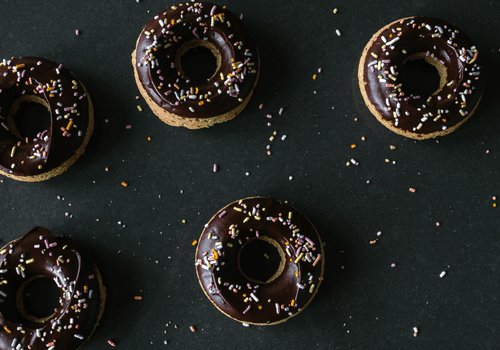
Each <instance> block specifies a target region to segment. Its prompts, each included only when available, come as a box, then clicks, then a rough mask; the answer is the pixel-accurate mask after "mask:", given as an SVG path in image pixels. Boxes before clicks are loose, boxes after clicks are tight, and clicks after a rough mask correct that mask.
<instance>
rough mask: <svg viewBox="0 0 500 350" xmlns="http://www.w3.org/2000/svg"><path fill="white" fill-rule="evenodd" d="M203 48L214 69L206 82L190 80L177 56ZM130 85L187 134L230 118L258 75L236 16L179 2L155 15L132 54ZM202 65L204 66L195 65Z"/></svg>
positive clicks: (247, 38)
mask: <svg viewBox="0 0 500 350" xmlns="http://www.w3.org/2000/svg"><path fill="white" fill-rule="evenodd" d="M199 46H202V47H205V48H208V49H209V50H210V51H211V52H212V53H213V55H214V56H215V58H216V69H215V72H214V74H213V75H212V77H210V78H209V79H208V80H207V81H203V82H199V83H196V82H194V81H191V79H190V78H189V77H187V76H186V75H185V73H184V71H183V67H182V64H181V57H182V56H183V55H184V54H185V53H186V52H187V51H189V50H190V49H192V48H196V47H199ZM132 64H133V66H134V73H135V78H136V83H137V86H138V88H139V91H140V92H141V94H142V96H143V97H144V99H145V100H146V102H147V103H148V104H149V106H150V107H151V109H152V110H153V112H154V113H155V114H156V115H157V116H158V117H160V119H161V120H163V121H164V122H165V123H167V124H170V125H173V126H184V127H187V128H190V129H198V128H203V127H209V126H212V125H214V124H215V123H220V122H224V121H227V120H229V119H232V118H234V117H235V116H236V115H237V114H238V113H240V112H241V111H242V110H243V108H244V107H245V106H246V104H247V103H248V101H249V100H250V97H251V95H252V93H253V89H254V87H255V85H256V83H257V80H258V75H259V64H260V61H259V54H258V51H257V48H256V46H255V43H254V41H253V39H252V37H251V36H250V34H249V33H248V31H247V29H246V28H245V26H244V25H243V23H242V22H241V21H240V19H239V18H238V17H236V16H235V15H234V14H232V13H231V12H230V11H228V10H227V9H225V6H224V7H219V6H216V5H213V4H209V3H201V2H198V3H184V4H179V5H177V6H172V7H170V8H168V9H166V10H164V11H162V12H161V13H159V14H158V15H156V16H155V17H154V18H153V19H152V20H151V21H150V22H149V23H148V24H147V25H146V27H145V28H144V29H143V31H142V32H141V34H140V36H139V38H138V40H137V44H136V49H135V50H134V52H133V54H132ZM200 64H204V62H200Z"/></svg>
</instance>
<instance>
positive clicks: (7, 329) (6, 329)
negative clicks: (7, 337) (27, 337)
mask: <svg viewBox="0 0 500 350" xmlns="http://www.w3.org/2000/svg"><path fill="white" fill-rule="evenodd" d="M3 329H5V331H6V332H7V333H11V330H10V329H9V328H7V326H5V327H3Z"/></svg>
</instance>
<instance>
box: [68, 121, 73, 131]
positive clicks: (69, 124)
mask: <svg viewBox="0 0 500 350" xmlns="http://www.w3.org/2000/svg"><path fill="white" fill-rule="evenodd" d="M72 125H73V121H72V120H70V121H69V123H68V125H67V126H66V130H69V128H71V126H72Z"/></svg>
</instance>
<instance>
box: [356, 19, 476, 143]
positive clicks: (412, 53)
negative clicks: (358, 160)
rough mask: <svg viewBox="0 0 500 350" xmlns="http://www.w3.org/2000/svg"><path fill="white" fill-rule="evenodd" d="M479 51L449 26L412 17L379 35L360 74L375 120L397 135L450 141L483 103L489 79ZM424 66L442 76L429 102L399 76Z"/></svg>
mask: <svg viewBox="0 0 500 350" xmlns="http://www.w3.org/2000/svg"><path fill="white" fill-rule="evenodd" d="M478 56H479V51H478V49H477V47H476V46H475V45H474V44H473V43H472V42H471V41H470V40H469V39H468V38H467V36H466V35H465V34H464V33H462V32H461V31H459V30H458V29H457V28H456V27H455V26H453V25H451V24H450V23H448V22H446V21H443V20H441V19H436V18H428V17H407V18H403V19H400V20H397V21H395V22H392V23H390V24H389V25H387V26H385V27H383V28H382V29H380V30H379V31H378V32H377V33H376V34H375V35H374V36H373V37H372V39H371V40H370V41H369V42H368V44H367V45H366V47H365V49H364V50H363V54H362V55H361V59H360V62H359V68H358V80H359V87H360V89H361V94H362V95H363V98H364V101H365V103H366V105H367V106H368V108H369V109H370V111H371V112H372V114H373V115H374V116H375V117H376V118H377V119H378V120H379V121H380V122H381V123H382V124H383V125H385V126H386V127H387V128H388V129H390V130H392V131H393V132H395V133H397V134H400V135H403V136H406V137H409V138H412V139H429V138H433V137H437V136H444V135H447V134H449V133H451V132H453V131H454V130H456V129H457V128H458V127H459V126H461V125H462V124H463V123H464V122H465V121H466V120H467V119H469V118H470V117H471V116H472V114H473V113H474V111H475V110H476V108H477V105H478V104H479V101H480V100H481V96H482V92H483V86H484V77H483V76H484V75H483V74H481V65H480V62H479V57H478ZM414 60H425V62H427V63H428V64H430V65H432V66H434V67H435V68H436V69H437V71H438V73H439V76H440V82H439V88H438V89H437V90H436V91H435V92H433V93H432V94H431V95H430V96H415V95H413V94H411V93H409V92H408V91H407V90H406V89H405V85H404V84H403V83H402V81H401V78H400V74H399V73H400V70H401V67H402V66H403V65H405V64H406V63H407V62H408V61H414Z"/></svg>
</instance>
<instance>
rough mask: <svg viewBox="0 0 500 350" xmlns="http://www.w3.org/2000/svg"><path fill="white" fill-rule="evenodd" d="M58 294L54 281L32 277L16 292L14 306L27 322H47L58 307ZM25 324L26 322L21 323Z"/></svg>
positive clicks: (37, 324)
mask: <svg viewBox="0 0 500 350" xmlns="http://www.w3.org/2000/svg"><path fill="white" fill-rule="evenodd" d="M59 298H60V292H59V288H58V287H57V285H56V284H55V282H54V280H52V279H50V278H48V277H45V276H34V277H31V278H29V279H28V280H26V281H25V282H24V283H23V284H22V285H21V287H20V288H19V289H18V291H17V296H16V306H17V309H18V311H19V313H20V315H21V316H22V317H23V318H24V319H25V320H27V321H30V322H34V323H35V324H36V327H40V323H46V322H48V321H49V320H50V319H51V318H52V317H53V316H54V314H55V309H57V308H58V307H59V306H60V305H59ZM23 323H25V324H26V322H23Z"/></svg>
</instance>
